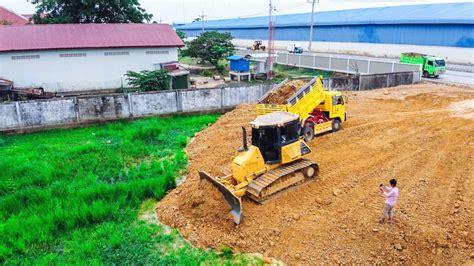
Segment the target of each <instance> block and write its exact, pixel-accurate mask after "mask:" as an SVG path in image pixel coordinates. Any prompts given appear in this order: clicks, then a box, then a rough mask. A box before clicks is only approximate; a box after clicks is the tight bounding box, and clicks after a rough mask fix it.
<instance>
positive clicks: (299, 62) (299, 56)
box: [298, 54, 301, 67]
mask: <svg viewBox="0 0 474 266" xmlns="http://www.w3.org/2000/svg"><path fill="white" fill-rule="evenodd" d="M298 66H299V67H301V54H299V55H298Z"/></svg>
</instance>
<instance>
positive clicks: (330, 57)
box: [329, 56, 332, 71]
mask: <svg viewBox="0 0 474 266" xmlns="http://www.w3.org/2000/svg"><path fill="white" fill-rule="evenodd" d="M331 70H332V56H329V71H331Z"/></svg>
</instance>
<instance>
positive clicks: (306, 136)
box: [302, 125, 314, 142]
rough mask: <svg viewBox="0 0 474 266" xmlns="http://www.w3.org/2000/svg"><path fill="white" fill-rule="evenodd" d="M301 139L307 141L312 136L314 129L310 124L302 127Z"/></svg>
mask: <svg viewBox="0 0 474 266" xmlns="http://www.w3.org/2000/svg"><path fill="white" fill-rule="evenodd" d="M302 135H303V139H304V141H306V142H308V141H310V140H312V139H313V138H314V129H313V127H312V126H310V125H307V126H305V127H304V128H303V132H302Z"/></svg>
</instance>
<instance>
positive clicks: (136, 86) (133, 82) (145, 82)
mask: <svg viewBox="0 0 474 266" xmlns="http://www.w3.org/2000/svg"><path fill="white" fill-rule="evenodd" d="M125 76H126V77H127V81H128V85H129V86H130V88H131V89H132V90H133V91H157V90H169V89H170V88H171V86H170V85H171V79H172V78H171V76H170V75H169V74H168V71H166V70H163V69H161V70H143V71H140V72H135V71H127V74H125Z"/></svg>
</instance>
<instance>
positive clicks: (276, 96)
mask: <svg viewBox="0 0 474 266" xmlns="http://www.w3.org/2000/svg"><path fill="white" fill-rule="evenodd" d="M308 82H309V79H295V80H290V81H287V82H286V83H285V84H283V85H282V86H281V87H280V88H278V90H276V91H272V92H270V94H268V96H267V97H266V98H265V99H264V100H263V101H262V103H264V104H285V103H286V100H288V98H290V96H291V95H293V94H294V93H295V92H296V91H297V90H299V89H300V88H301V87H303V86H304V85H305V84H306V83H308Z"/></svg>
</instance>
